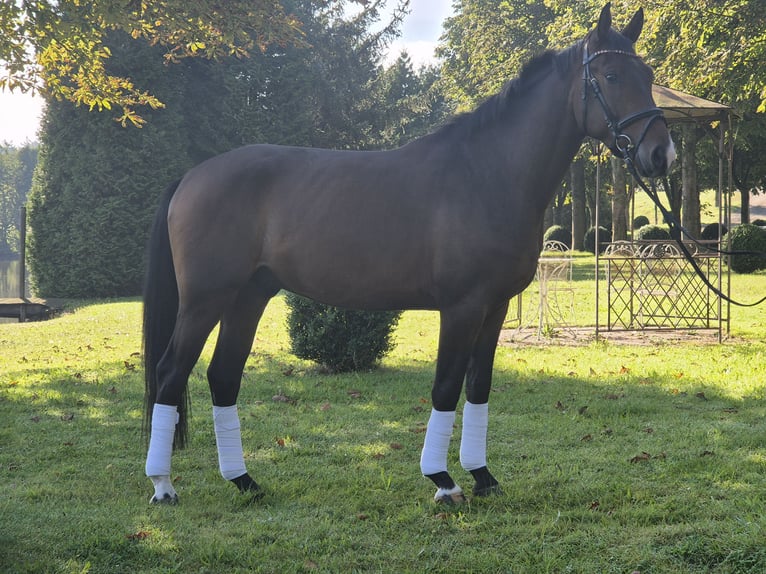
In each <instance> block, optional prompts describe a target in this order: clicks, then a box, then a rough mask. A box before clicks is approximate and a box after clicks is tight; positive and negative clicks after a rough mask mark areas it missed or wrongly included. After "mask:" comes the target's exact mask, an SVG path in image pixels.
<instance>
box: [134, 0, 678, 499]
mask: <svg viewBox="0 0 766 574" xmlns="http://www.w3.org/2000/svg"><path fill="white" fill-rule="evenodd" d="M611 21H612V19H611V11H610V6H609V5H608V4H607V5H606V6H605V7H604V9H603V10H602V12H601V15H600V18H599V21H598V25H597V26H596V28H595V29H593V30H592V31H591V32H590V33H589V34H588V35H587V36H586V38H585V39H584V40H582V41H580V42H578V43H577V44H575V45H573V46H571V47H570V48H568V49H566V50H564V51H562V52H558V53H554V52H547V53H545V54H543V55H541V56H539V57H537V58H535V59H534V60H532V61H531V62H530V63H529V64H528V65H527V66H525V67H524V69H523V70H522V72H521V74H520V75H519V77H518V78H516V79H514V80H513V81H511V82H510V83H508V84H507V85H506V87H505V88H504V89H503V90H502V92H500V93H499V94H497V95H495V96H493V97H491V98H489V99H488V100H487V101H486V102H485V103H483V104H482V105H481V106H480V107H478V108H477V109H476V110H475V111H474V112H472V113H468V114H465V115H462V116H458V117H457V118H455V119H454V120H452V121H451V122H450V123H449V124H447V125H445V126H444V127H442V128H440V129H439V130H437V131H436V132H434V133H432V134H430V135H427V136H425V137H422V138H420V139H417V140H415V141H413V142H411V143H410V144H408V145H405V146H403V147H401V148H399V149H395V150H391V151H380V152H375V151H372V152H370V151H365V152H361V151H360V152H355V151H333V150H323V149H309V148H298V147H281V146H274V145H253V146H248V147H244V148H240V149H236V150H234V151H231V152H228V153H225V154H223V155H220V156H217V157H214V158H212V159H210V160H207V161H205V162H204V163H202V164H200V165H199V166H197V167H195V168H193V169H192V170H190V171H189V172H188V173H187V174H186V175H185V176H184V177H183V179H182V180H181V181H180V182H178V183H177V184H174V185H173V186H171V187H170V188H169V189H168V191H167V192H166V193H165V195H164V196H163V198H162V200H161V205H160V208H159V211H158V214H157V217H156V221H155V224H154V229H153V232H152V238H151V243H150V261H149V267H148V272H147V279H146V290H145V294H144V353H145V369H146V407H147V409H146V417H147V421H146V424H147V426H148V428H150V429H151V435H150V442H149V451H148V454H147V460H146V474H147V476H149V477H150V478H151V480H152V482H153V483H154V487H155V492H154V496H153V497H152V501H153V502H175V501H176V500H177V496H176V492H175V490H174V489H173V486H172V484H171V481H170V460H171V453H172V449H173V444H174V441H175V445H176V446H179V447H180V446H183V445H184V442H185V432H186V412H187V411H186V400H187V395H186V387H187V384H188V377H189V374H190V372H191V370H192V368H193V367H194V365H195V363H196V362H197V360H198V358H199V355H200V353H201V351H202V347H203V345H204V343H205V341H206V339H207V337H208V335H209V334H210V332H211V331H212V330H213V328H214V327H215V325H216V324H217V323H219V322H220V332H219V335H218V341H217V343H216V347H215V352H214V355H213V358H212V360H211V362H210V366H209V368H208V372H207V375H208V380H209V384H210V391H211V394H212V399H213V417H214V428H215V434H216V440H217V446H218V455H219V466H220V471H221V474H222V475H223V476H224V478H226V479H229V480H231V481H232V482H234V483H235V484H236V485H237V486H238V487H239V489H240V490H241V491H243V492H253V493H255V494H256V495H258V494H259V492H260V488H259V486H258V485H257V484H256V482H255V481H254V480H253V479H252V478H251V477H250V476H249V474H248V473H247V469H246V468H245V463H244V458H243V454H242V443H241V438H240V423H239V416H238V414H237V410H236V409H237V407H236V401H237V395H238V393H239V388H240V383H241V378H242V371H243V368H244V365H245V361H246V359H247V357H248V354H249V353H250V350H251V347H252V344H253V340H254V336H255V331H256V327H257V325H258V321H259V319H260V317H261V314H262V313H263V310H264V308H265V307H266V304H267V303H268V302H269V300H270V299H271V298H272V297H273V296H274V295H276V294H277V292H279V290H280V289H286V290H289V291H293V292H295V293H299V294H301V295H305V296H307V297H311V298H313V299H316V300H318V301H321V302H323V303H327V304H330V305H335V306H340V307H348V308H357V309H431V310H436V311H439V313H440V320H441V323H440V336H439V350H438V357H437V364H436V376H435V380H434V384H433V390H432V401H433V409H432V411H431V417H430V419H429V423H428V427H427V432H426V435H425V442H424V446H423V451H422V457H421V461H420V466H421V471H422V473H423V474H424V475H425V476H427V477H428V478H430V479H431V480H432V481H433V482H434V483H435V485H436V487H437V489H438V490H437V493H436V499H437V500H440V501H445V502H451V501H460V500H462V499H463V494H462V490H461V489H460V487H459V486H457V485H456V484H455V482H454V481H453V479H452V478H451V477H450V475H449V473H448V472H447V451H448V447H449V442H450V437H451V434H452V426H453V423H454V421H455V411H456V409H457V407H458V402H459V399H460V395H461V391H462V389H463V386H464V384H465V398H466V402H465V404H464V406H463V427H462V437H461V445H460V461H461V465H462V466H463V468H464V469H465V470H467V471H469V472H470V473H471V474H472V475H473V477H474V480H475V486H474V488H473V492H474V494H475V495H477V496H482V495H488V494H491V493H493V492H497V491H498V490H499V485H498V482H497V481H496V480H495V478H494V477H493V476H492V474H491V473H490V472H489V470H488V469H487V462H486V436H487V418H488V411H487V401H488V399H489V391H490V383H491V378H492V368H493V362H494V356H495V347H496V345H497V339H498V335H499V332H500V328H501V325H502V323H503V320H504V318H505V315H506V311H507V307H508V300H509V299H510V298H511V297H513V296H514V295H516V294H518V293H520V292H521V291H522V290H523V289H524V288H525V287H526V286H527V285H528V284H529V283H530V281H531V280H532V278H533V276H534V274H535V267H536V263H537V259H538V254H539V251H540V246H541V242H542V231H543V229H542V225H543V212H544V211H545V208H546V206H547V205H548V202H549V201H550V200H551V197H552V195H553V193H554V190H555V189H556V187H557V185H558V184H559V182H560V181H561V179H562V178H563V176H564V174H565V172H566V170H567V168H568V167H569V164H570V162H571V160H572V159H573V157H574V155H575V153H576V152H577V150H578V148H579V147H580V144H581V142H582V140H583V139H584V138H585V136H591V137H594V138H597V139H599V140H601V141H603V142H605V143H606V145H608V146H609V147H610V148H611V149H612V150H613V151H614V152H615V153H619V154H620V155H621V156H623V157H626V158H628V159H629V160H630V161H632V162H633V163H634V165H635V166H636V167H637V168H638V170H639V171H640V172H641V173H642V175H644V176H648V177H655V176H659V175H662V174H664V173H665V172H666V171H667V169H668V166H669V164H670V163H671V162H672V161H673V159H674V157H675V153H674V150H673V143H672V141H671V139H670V135H669V134H668V131H667V127H666V125H665V122H664V121H663V118H662V112H661V111H660V110H658V109H657V108H656V106H655V103H654V102H653V100H652V95H651V85H652V73H651V70H650V69H649V67H648V66H646V65H645V64H644V63H643V62H642V61H641V59H640V58H639V57H638V56H636V53H635V51H634V44H635V42H636V39H637V38H638V36H639V34H640V32H641V29H642V27H643V12H642V11H641V10H639V11H638V12H637V13H636V14H635V15H634V16H633V18H632V19H631V20H630V23H629V24H628V25H627V26H626V27H625V29H624V30H622V32H618V31H616V30H614V29H612V27H611ZM657 120H659V121H657Z"/></svg>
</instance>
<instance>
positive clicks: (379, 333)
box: [287, 294, 401, 373]
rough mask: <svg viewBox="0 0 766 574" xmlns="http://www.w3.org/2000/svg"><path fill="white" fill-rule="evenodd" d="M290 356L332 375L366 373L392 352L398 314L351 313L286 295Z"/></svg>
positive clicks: (379, 312)
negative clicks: (352, 372)
mask: <svg viewBox="0 0 766 574" xmlns="http://www.w3.org/2000/svg"><path fill="white" fill-rule="evenodd" d="M287 305H288V307H289V313H288V315H287V324H288V331H289V333H290V342H291V349H292V352H293V353H294V354H295V355H296V356H297V357H299V358H301V359H308V360H311V361H315V362H317V363H319V364H321V365H323V366H325V367H327V368H328V369H329V370H330V371H332V372H334V373H345V372H349V371H368V370H370V369H372V368H373V367H374V366H375V365H376V364H377V362H378V361H380V359H382V358H383V356H384V355H386V353H388V352H389V351H390V350H391V349H393V346H394V341H393V330H394V328H395V327H396V324H397V323H398V322H399V316H400V315H401V312H399V311H375V312H370V311H354V310H348V309H338V308H337V307H330V306H327V305H322V304H321V303H317V302H315V301H312V300H311V299H306V298H305V297H300V296H299V295H294V294H289V295H288V296H287Z"/></svg>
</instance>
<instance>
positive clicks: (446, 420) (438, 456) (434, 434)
mask: <svg viewBox="0 0 766 574" xmlns="http://www.w3.org/2000/svg"><path fill="white" fill-rule="evenodd" d="M453 424H455V411H437V410H436V409H431V418H430V419H429V420H428V427H427V428H426V439H425V441H424V443H423V452H422V453H421V455H420V470H421V472H422V473H423V474H424V475H425V476H428V475H430V474H436V473H437V472H445V471H446V470H447V451H448V450H449V441H450V438H451V437H452V425H453Z"/></svg>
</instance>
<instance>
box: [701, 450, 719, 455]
mask: <svg viewBox="0 0 766 574" xmlns="http://www.w3.org/2000/svg"><path fill="white" fill-rule="evenodd" d="M700 456H715V453H714V452H713V451H712V450H703V451H702V452H701V453H700Z"/></svg>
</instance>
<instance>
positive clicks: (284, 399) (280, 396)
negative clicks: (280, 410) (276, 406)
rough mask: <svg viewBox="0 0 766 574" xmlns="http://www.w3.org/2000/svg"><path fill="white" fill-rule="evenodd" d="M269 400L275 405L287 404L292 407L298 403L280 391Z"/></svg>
mask: <svg viewBox="0 0 766 574" xmlns="http://www.w3.org/2000/svg"><path fill="white" fill-rule="evenodd" d="M271 400H272V401H274V402H275V403H287V404H289V405H294V404H295V403H296V402H298V401H296V400H295V399H293V398H292V397H288V396H287V395H286V394H284V393H283V392H282V391H281V390H280V391H279V393H277V394H276V395H274V396H273V397H271Z"/></svg>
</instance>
